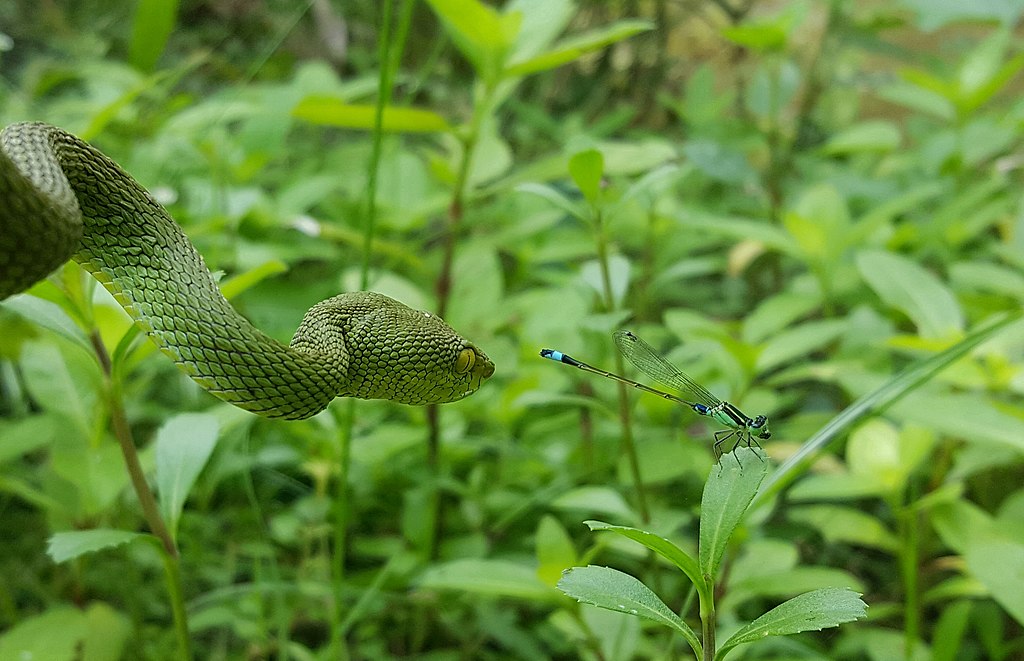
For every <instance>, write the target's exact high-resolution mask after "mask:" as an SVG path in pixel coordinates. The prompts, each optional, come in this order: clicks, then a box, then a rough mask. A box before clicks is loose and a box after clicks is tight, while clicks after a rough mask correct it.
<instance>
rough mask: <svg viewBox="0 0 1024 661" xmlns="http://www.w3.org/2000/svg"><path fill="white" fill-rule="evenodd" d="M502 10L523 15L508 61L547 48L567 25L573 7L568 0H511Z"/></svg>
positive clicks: (571, 15) (574, 10)
mask: <svg viewBox="0 0 1024 661" xmlns="http://www.w3.org/2000/svg"><path fill="white" fill-rule="evenodd" d="M502 11H503V12H504V13H506V14H513V13H518V14H519V15H520V16H521V17H522V22H521V23H520V28H519V33H518V34H517V35H516V40H515V44H514V45H513V46H512V52H511V54H510V56H509V61H510V62H524V61H526V60H527V59H530V58H532V57H534V56H536V55H537V54H538V53H540V52H541V51H543V50H544V49H545V48H548V47H549V46H550V45H551V43H552V42H553V41H554V40H555V38H556V37H557V36H558V35H560V34H561V33H562V31H563V30H565V28H566V27H568V26H569V23H570V22H571V21H572V18H573V15H574V14H575V13H576V7H575V6H574V5H573V3H572V1H571V0H510V1H509V2H507V3H505V5H504V6H503V7H502Z"/></svg>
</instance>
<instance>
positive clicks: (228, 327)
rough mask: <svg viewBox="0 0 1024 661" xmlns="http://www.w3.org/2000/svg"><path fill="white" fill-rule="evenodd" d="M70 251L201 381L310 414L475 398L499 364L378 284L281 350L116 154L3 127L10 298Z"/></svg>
mask: <svg viewBox="0 0 1024 661" xmlns="http://www.w3.org/2000/svg"><path fill="white" fill-rule="evenodd" d="M68 259H74V260H75V261H76V262H78V263H79V264H81V265H82V266H83V267H84V268H85V269H87V270H88V271H89V272H90V273H92V275H93V276H94V277H96V279H97V280H99V281H100V282H101V283H102V284H103V285H104V287H106V288H107V290H109V291H110V292H111V293H112V294H113V295H114V297H115V298H116V299H117V301H118V302H119V303H120V304H121V305H122V306H123V307H124V309H125V310H126V311H127V312H128V314H129V315H131V316H132V318H133V319H134V320H135V322H136V323H137V324H138V325H139V326H140V327H141V328H142V329H143V330H144V331H145V332H146V333H148V334H149V336H150V338H152V340H153V341H154V342H155V343H156V344H157V346H159V347H160V349H161V350H162V351H163V352H164V353H165V354H167V355H168V356H170V357H171V358H172V359H173V360H174V362H175V363H176V364H177V365H178V367H179V368H181V370H182V371H184V372H185V373H186V374H188V375H189V376H190V377H192V378H193V379H194V380H195V381H196V382H197V383H198V384H199V385H200V386H202V387H203V388H204V389H206V390H208V391H209V392H211V393H212V394H214V395H216V396H217V397H219V398H220V399H222V400H224V401H226V402H229V403H231V404H234V405H235V406H238V407H240V408H243V409H245V410H247V411H251V412H253V413H256V414H259V415H262V416H266V417H271V418H287V419H301V418H306V417H309V416H311V415H314V414H316V413H318V412H320V411H322V410H323V409H324V408H326V406H327V405H328V404H329V403H330V402H331V400H333V399H334V398H335V397H359V398H363V399H389V400H393V401H396V402H400V403H403V404H434V403H443V402H453V401H456V400H459V399H462V398H463V397H465V396H467V395H470V394H472V393H473V392H475V391H476V390H477V388H479V387H480V385H481V384H482V383H483V382H484V380H486V379H487V378H488V377H490V376H491V374H493V373H494V364H493V363H492V362H491V361H490V359H489V358H488V357H487V355H486V354H485V353H484V352H483V351H481V350H480V349H479V348H478V347H476V346H475V345H474V344H473V343H471V342H469V341H467V340H465V339H463V338H462V337H461V336H460V335H459V334H458V333H456V332H455V331H454V330H453V329H452V328H451V327H450V326H449V325H448V324H446V323H445V322H444V321H443V320H442V319H441V318H440V317H438V316H436V315H434V314H431V313H430V312H423V311H420V310H414V309H412V308H410V307H408V306H406V305H404V304H402V303H399V302H398V301H396V300H394V299H392V298H388V297H387V296H384V295H382V294H378V293H374V292H353V293H347V294H341V295H339V296H335V297H333V298H329V299H327V300H325V301H322V302H321V303H318V304H316V305H315V306H313V307H312V308H310V310H309V311H308V312H307V313H306V316H305V318H304V319H303V320H302V323H301V324H300V325H299V328H298V330H296V331H295V336H294V337H293V338H292V341H291V344H290V345H289V346H285V345H283V344H281V343H279V342H277V341H276V340H274V339H272V338H270V337H268V336H266V335H264V334H263V333H262V332H260V331H259V330H257V329H256V328H255V327H254V326H253V325H252V324H250V323H249V321H247V320H246V319H245V318H244V317H242V316H241V315H240V314H238V312H236V311H235V309H234V308H233V307H231V305H230V304H229V303H228V302H227V300H226V299H225V298H224V296H223V295H222V294H221V292H220V289H219V288H218V287H217V283H216V282H215V280H214V279H213V276H212V275H211V274H210V271H209V269H207V267H206V264H205V263H204V262H203V258H202V257H201V256H200V255H199V253H198V252H197V251H196V249H195V248H194V247H193V245H192V243H191V242H190V241H189V240H188V238H187V237H186V236H185V233H184V232H183V231H182V229H181V228H180V227H179V226H178V224H177V223H175V222H174V220H172V219H171V217H170V215H169V214H168V213H167V211H166V210H165V209H164V208H163V207H162V206H161V205H160V204H159V203H157V202H156V201H155V200H154V199H153V197H152V196H151V195H150V194H149V193H148V192H147V191H146V190H145V189H144V188H143V187H142V186H141V185H139V184H138V183H137V182H136V181H135V180H134V179H133V178H132V177H131V176H130V175H128V174H127V173H126V172H125V171H124V170H122V169H121V167H120V166H118V165H117V163H115V162H114V161H112V160H111V159H109V158H107V157H106V156H104V155H103V154H102V153H101V152H99V151H98V150H97V149H95V148H93V147H92V146H90V145H89V144H88V143H86V142H85V141H83V140H81V139H79V138H77V137H75V136H74V135H72V134H70V133H68V132H66V131H63V130H61V129H59V128H56V127H53V126H49V125H47V124H41V123H23V124H13V125H11V126H8V127H7V128H6V129H4V131H3V133H2V134H0V300H3V299H5V298H7V297H8V296H10V295H12V294H15V293H17V292H20V291H23V290H24V289H26V288H28V287H30V286H31V285H32V284H33V283H35V282H37V281H38V280H41V279H42V278H44V277H46V276H47V275H48V274H49V273H50V272H51V271H53V270H54V269H56V268H57V267H58V266H60V265H61V264H63V263H64V262H66V261H67V260H68Z"/></svg>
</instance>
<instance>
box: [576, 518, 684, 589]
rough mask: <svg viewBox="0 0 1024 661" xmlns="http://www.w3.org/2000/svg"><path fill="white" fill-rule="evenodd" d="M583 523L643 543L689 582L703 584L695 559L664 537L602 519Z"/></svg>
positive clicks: (594, 528) (592, 528)
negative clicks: (674, 567)
mask: <svg viewBox="0 0 1024 661" xmlns="http://www.w3.org/2000/svg"><path fill="white" fill-rule="evenodd" d="M583 523H585V524H586V525H587V526H588V527H589V528H590V529H591V530H594V531H597V530H608V531H610V532H614V533H617V534H619V535H622V536H623V537H626V538H628V539H632V540H633V541H634V542H639V543H640V544H643V545H644V546H646V547H647V548H649V549H651V550H652V551H654V552H655V553H657V554H658V555H660V556H661V557H663V558H665V559H666V560H668V561H669V562H671V563H672V564H674V565H675V566H676V567H679V569H680V570H682V572H683V573H684V574H686V576H687V578H689V579H690V582H691V583H693V584H694V585H695V586H697V587H698V588H700V587H702V586H703V585H704V579H703V577H701V574H700V567H699V566H698V565H697V561H696V560H694V559H693V558H692V557H690V555H689V554H687V553H686V552H685V551H683V550H682V549H681V548H679V547H678V546H676V545H675V544H673V543H672V542H670V541H668V540H667V539H665V538H664V537H661V536H659V535H655V534H654V533H651V532H647V531H646V530H640V529H638V528H630V527H628V526H616V525H612V524H610V523H605V522H604V521H594V520H590V521H584V522H583Z"/></svg>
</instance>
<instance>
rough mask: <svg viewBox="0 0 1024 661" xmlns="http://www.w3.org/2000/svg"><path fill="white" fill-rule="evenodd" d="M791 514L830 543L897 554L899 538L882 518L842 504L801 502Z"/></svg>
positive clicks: (790, 511)
mask: <svg viewBox="0 0 1024 661" xmlns="http://www.w3.org/2000/svg"><path fill="white" fill-rule="evenodd" d="M788 518H789V519H790V520H792V521H796V522H798V523H804V524H805V525H808V526H811V527H813V528H814V529H815V530H817V531H818V534H820V535H821V536H822V537H823V538H824V539H825V541H826V542H828V543H829V544H834V545H838V544H851V545H853V546H863V547H867V548H874V549H880V550H882V551H886V552H888V553H892V554H895V553H896V551H897V550H899V540H897V538H896V535H895V534H893V533H892V532H891V531H890V530H889V529H888V528H886V527H885V526H884V525H883V524H882V522H881V521H880V520H878V519H877V518H876V517H874V516H871V515H870V514H867V513H865V512H862V511H860V510H858V509H855V508H852V507H846V506H842V505H798V506H794V507H791V508H789V513H788Z"/></svg>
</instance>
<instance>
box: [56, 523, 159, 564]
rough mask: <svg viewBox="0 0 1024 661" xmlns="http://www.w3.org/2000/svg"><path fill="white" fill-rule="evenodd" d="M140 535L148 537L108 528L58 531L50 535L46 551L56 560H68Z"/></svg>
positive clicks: (119, 543) (119, 544)
mask: <svg viewBox="0 0 1024 661" xmlns="http://www.w3.org/2000/svg"><path fill="white" fill-rule="evenodd" d="M140 537H148V535H143V534H142V533H137V532H130V531H128V530H111V529H107V528H95V529H93V530H71V531H68V532H58V533H54V534H53V536H51V537H50V541H49V542H48V543H47V545H46V553H47V555H49V556H50V557H51V558H53V561H54V562H66V561H68V560H71V559H74V558H77V557H78V556H80V555H85V554H86V553H93V552H95V551H100V550H102V549H108V548H113V547H115V546H121V545H122V544H127V543H128V542H131V541H133V540H136V539H139V538H140Z"/></svg>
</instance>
